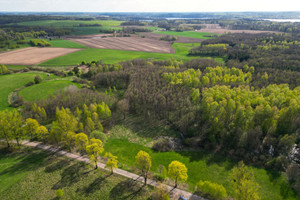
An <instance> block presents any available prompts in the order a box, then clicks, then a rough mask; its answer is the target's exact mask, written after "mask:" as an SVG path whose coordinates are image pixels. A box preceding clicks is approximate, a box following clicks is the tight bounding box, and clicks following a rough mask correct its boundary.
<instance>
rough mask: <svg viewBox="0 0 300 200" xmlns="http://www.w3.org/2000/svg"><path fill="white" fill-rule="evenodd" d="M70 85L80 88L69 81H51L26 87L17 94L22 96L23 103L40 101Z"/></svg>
mask: <svg viewBox="0 0 300 200" xmlns="http://www.w3.org/2000/svg"><path fill="white" fill-rule="evenodd" d="M70 85H76V86H77V87H80V85H79V84H78V83H73V82H72V81H69V80H51V81H44V82H42V83H39V84H35V85H32V86H29V87H26V88H24V89H22V90H21V91H20V92H19V95H20V96H23V97H24V100H25V101H35V100H41V99H45V98H47V97H49V96H50V95H52V94H54V93H55V91H57V90H60V89H63V88H65V87H68V86H70Z"/></svg>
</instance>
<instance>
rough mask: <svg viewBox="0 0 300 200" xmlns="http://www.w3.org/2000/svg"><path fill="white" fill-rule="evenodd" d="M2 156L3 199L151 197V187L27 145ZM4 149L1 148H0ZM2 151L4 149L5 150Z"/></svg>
mask: <svg viewBox="0 0 300 200" xmlns="http://www.w3.org/2000/svg"><path fill="white" fill-rule="evenodd" d="M26 149H27V151H25V152H24V153H13V154H8V153H5V152H3V151H2V152H1V154H0V155H1V156H0V180H1V181H0V199H2V200H15V199H57V198H56V190H57V189H62V190H63V193H64V194H63V199H72V200H73V199H102V200H123V199H136V200H145V199H148V198H149V197H150V195H151V192H152V190H153V188H152V187H142V185H141V184H140V183H136V182H134V181H132V180H130V179H127V178H124V177H122V176H119V175H111V174H110V172H107V171H104V170H101V169H99V170H94V169H93V168H91V167H90V166H88V165H86V164H84V163H80V162H77V161H72V160H70V159H68V158H65V157H61V156H56V155H53V154H48V153H45V152H43V151H40V150H33V149H30V148H26ZM0 150H1V149H0ZM2 150H3V149H2Z"/></svg>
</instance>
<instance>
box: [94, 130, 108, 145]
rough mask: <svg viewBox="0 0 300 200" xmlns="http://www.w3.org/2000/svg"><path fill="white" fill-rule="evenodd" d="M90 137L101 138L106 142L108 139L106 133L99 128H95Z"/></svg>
mask: <svg viewBox="0 0 300 200" xmlns="http://www.w3.org/2000/svg"><path fill="white" fill-rule="evenodd" d="M90 138H95V139H99V140H101V141H102V142H103V143H106V141H107V136H106V134H105V133H103V132H101V131H99V130H94V131H93V132H91V133H90Z"/></svg>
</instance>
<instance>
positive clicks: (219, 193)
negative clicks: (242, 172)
mask: <svg viewBox="0 0 300 200" xmlns="http://www.w3.org/2000/svg"><path fill="white" fill-rule="evenodd" d="M197 189H198V191H199V192H201V193H202V194H204V195H207V196H209V197H210V198H213V199H224V198H226V197H227V192H226V189H225V188H224V187H223V186H222V185H219V184H217V183H212V182H210V181H199V183H198V184H197Z"/></svg>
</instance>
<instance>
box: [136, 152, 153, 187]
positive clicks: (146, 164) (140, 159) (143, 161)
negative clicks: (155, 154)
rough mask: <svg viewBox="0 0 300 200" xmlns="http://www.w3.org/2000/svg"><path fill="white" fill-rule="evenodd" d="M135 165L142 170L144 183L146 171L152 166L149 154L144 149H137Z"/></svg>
mask: <svg viewBox="0 0 300 200" xmlns="http://www.w3.org/2000/svg"><path fill="white" fill-rule="evenodd" d="M135 159H136V165H137V167H138V168H139V169H140V170H141V171H142V176H143V177H144V178H145V184H146V181H147V177H148V172H149V170H150V168H151V166H152V161H151V157H150V155H149V154H148V153H147V152H145V151H139V152H138V154H137V155H136V157H135Z"/></svg>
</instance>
